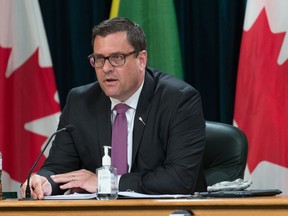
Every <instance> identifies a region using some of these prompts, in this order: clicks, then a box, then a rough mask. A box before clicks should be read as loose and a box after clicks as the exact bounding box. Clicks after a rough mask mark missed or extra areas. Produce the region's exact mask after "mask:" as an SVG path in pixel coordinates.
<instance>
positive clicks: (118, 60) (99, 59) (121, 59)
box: [88, 50, 139, 68]
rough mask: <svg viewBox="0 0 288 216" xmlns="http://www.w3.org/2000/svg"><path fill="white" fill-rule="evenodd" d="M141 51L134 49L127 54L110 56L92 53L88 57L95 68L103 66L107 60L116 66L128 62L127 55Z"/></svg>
mask: <svg viewBox="0 0 288 216" xmlns="http://www.w3.org/2000/svg"><path fill="white" fill-rule="evenodd" d="M137 52H139V51H137V50H134V51H132V52H129V53H127V54H120V53H119V54H112V55H110V56H106V57H104V56H102V55H96V54H94V53H93V54H91V55H89V56H88V59H89V61H90V64H91V65H92V67H94V68H102V67H103V65H104V64H105V61H106V60H108V61H109V63H110V64H111V65H112V66H114V67H121V66H123V65H124V64H125V63H126V57H127V56H129V55H132V54H134V53H137Z"/></svg>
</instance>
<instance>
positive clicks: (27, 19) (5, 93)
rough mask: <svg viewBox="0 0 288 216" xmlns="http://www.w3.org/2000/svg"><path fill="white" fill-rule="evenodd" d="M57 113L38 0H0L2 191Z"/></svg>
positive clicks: (22, 174) (26, 165) (11, 185)
mask: <svg viewBox="0 0 288 216" xmlns="http://www.w3.org/2000/svg"><path fill="white" fill-rule="evenodd" d="M59 115H60V105H59V100H58V93H57V88H56V83H55V77H54V72H53V68H52V63H51V57H50V54H49V49H48V43H47V39H46V35H45V30H44V25H43V20H42V16H41V12H40V7H39V4H38V1H37V0H25V1H23V0H0V151H1V152H2V155H3V156H2V157H3V174H2V184H3V191H17V192H19V185H20V183H22V182H23V181H24V180H25V179H26V178H27V175H28V172H29V170H30V168H31V167H32V165H33V163H34V162H35V160H36V158H37V156H38V155H39V153H40V151H41V148H42V147H43V146H44V145H45V143H46V142H47V140H48V137H49V136H50V135H51V134H52V133H53V132H54V131H55V130H56V128H57V124H58V120H59ZM47 152H48V149H47ZM47 152H45V154H46V155H47ZM43 160H44V158H42V162H43ZM40 164H41V162H40ZM38 168H39V167H36V169H35V171H36V170H37V169H38ZM18 194H19V193H18Z"/></svg>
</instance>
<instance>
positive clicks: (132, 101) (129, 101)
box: [110, 81, 144, 110]
mask: <svg viewBox="0 0 288 216" xmlns="http://www.w3.org/2000/svg"><path fill="white" fill-rule="evenodd" d="M143 84H144V81H143V82H142V84H141V86H140V87H139V88H138V90H137V91H136V92H135V93H134V94H133V95H132V96H131V97H129V98H128V99H127V100H126V101H125V102H123V103H125V104H127V105H128V106H129V107H130V108H133V109H135V110H136V108H137V104H138V101H139V97H140V93H141V91H142V88H143ZM110 100H111V110H113V108H114V107H115V106H116V105H117V104H119V103H122V102H121V101H119V100H117V99H115V98H112V97H110Z"/></svg>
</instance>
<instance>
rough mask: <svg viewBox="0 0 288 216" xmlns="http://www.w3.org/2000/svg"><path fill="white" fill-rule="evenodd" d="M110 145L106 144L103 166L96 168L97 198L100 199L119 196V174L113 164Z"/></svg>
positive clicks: (110, 198)
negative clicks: (109, 151)
mask: <svg viewBox="0 0 288 216" xmlns="http://www.w3.org/2000/svg"><path fill="white" fill-rule="evenodd" d="M108 149H111V147H110V146H104V156H103V158H102V167H100V168H98V169H96V174H97V178H98V181H97V189H96V198H97V199H98V200H113V199H117V198H118V176H117V169H116V168H115V167H112V166H111V158H110V156H109V154H108Z"/></svg>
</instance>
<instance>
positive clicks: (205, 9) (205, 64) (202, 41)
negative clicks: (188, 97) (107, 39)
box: [39, 0, 246, 124]
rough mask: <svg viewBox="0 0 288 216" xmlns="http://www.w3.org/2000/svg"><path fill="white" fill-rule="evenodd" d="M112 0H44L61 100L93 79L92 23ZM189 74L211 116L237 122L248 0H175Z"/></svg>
mask: <svg viewBox="0 0 288 216" xmlns="http://www.w3.org/2000/svg"><path fill="white" fill-rule="evenodd" d="M153 1H154V0H153ZM111 2H112V1H111V0H81V1H79V0H61V1H59V0H49V1H47V0H39V3H40V7H41V11H42V16H43V21H44V25H45V29H46V34H47V38H48V43H49V47H50V53H51V57H52V62H53V67H54V71H55V74H56V82H57V86H58V91H59V96H60V102H61V106H62V107H63V106H64V105H65V101H66V96H67V94H68V92H69V90H70V89H71V88H72V87H75V86H79V85H83V84H87V83H90V82H93V81H94V80H95V79H96V78H95V72H94V69H93V68H92V67H91V66H90V64H89V62H88V59H87V56H88V55H89V54H90V53H92V48H91V29H92V27H93V26H94V25H97V24H98V23H99V22H101V21H102V20H104V19H107V18H109V13H110V8H111ZM174 4H175V9H176V14H177V20H178V27H179V35H180V42H181V52H182V59H183V66H184V80H185V81H186V82H188V83H189V84H191V85H192V86H194V87H195V88H196V89H197V90H198V91H199V92H200V93H201V96H202V102H203V109H204V115H205V118H206V120H210V121H219V122H224V123H228V124H232V121H233V110H234V98H235V88H236V78H237V67H238V58H239V51H240V43H241V35H242V27H243V21H244V14H245V6H246V0H174Z"/></svg>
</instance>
